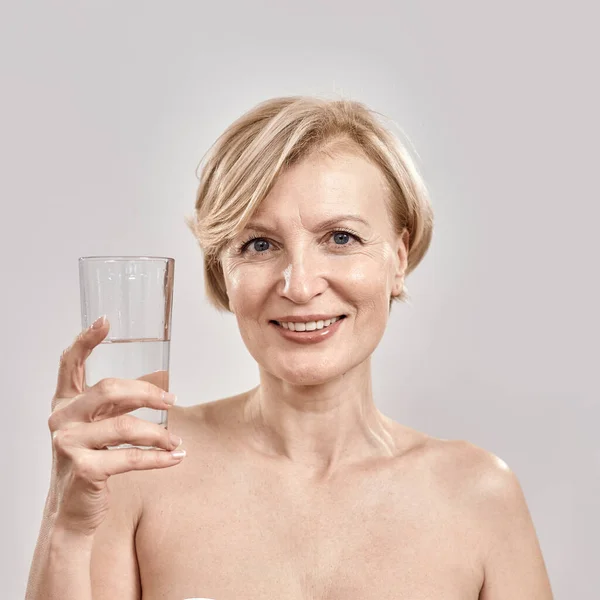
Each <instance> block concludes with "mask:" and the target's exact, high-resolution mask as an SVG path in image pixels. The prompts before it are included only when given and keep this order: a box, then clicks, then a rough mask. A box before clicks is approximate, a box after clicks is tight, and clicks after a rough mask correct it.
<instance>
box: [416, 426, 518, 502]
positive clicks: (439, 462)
mask: <svg viewBox="0 0 600 600" xmlns="http://www.w3.org/2000/svg"><path fill="white" fill-rule="evenodd" d="M423 449H424V453H425V454H426V456H427V462H428V465H429V467H430V469H431V473H432V476H433V477H435V479H436V481H437V482H438V483H439V485H440V486H442V487H443V488H444V490H445V491H446V492H451V493H452V494H457V495H460V496H461V499H462V500H463V501H467V500H468V501H470V506H471V507H472V508H473V509H476V508H477V507H479V508H481V509H484V508H485V507H486V506H487V507H488V509H495V505H496V504H498V503H501V504H502V503H508V505H510V504H513V505H514V506H515V507H516V506H517V505H519V504H520V505H521V507H522V505H523V501H524V498H523V493H522V490H521V486H520V483H519V480H518V478H517V476H516V475H515V473H514V472H513V471H512V469H511V468H510V467H509V466H508V464H507V463H506V462H505V461H504V460H503V459H502V458H500V457H499V456H497V455H496V454H494V453H493V452H490V451H489V450H486V449H485V448H482V447H480V446H477V445H476V444H473V443H471V442H469V441H466V440H446V439H439V438H434V437H430V436H427V438H426V440H425V441H424V443H423ZM508 505H507V506H508Z"/></svg>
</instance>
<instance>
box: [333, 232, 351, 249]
mask: <svg viewBox="0 0 600 600" xmlns="http://www.w3.org/2000/svg"><path fill="white" fill-rule="evenodd" d="M333 239H334V241H335V243H336V244H337V245H338V246H341V245H343V244H346V243H347V242H348V240H349V239H350V234H349V233H346V232H344V231H337V232H336V233H334V234H333Z"/></svg>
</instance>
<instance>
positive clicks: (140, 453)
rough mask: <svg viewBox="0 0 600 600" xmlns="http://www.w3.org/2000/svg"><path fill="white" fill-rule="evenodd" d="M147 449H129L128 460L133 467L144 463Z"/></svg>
mask: <svg viewBox="0 0 600 600" xmlns="http://www.w3.org/2000/svg"><path fill="white" fill-rule="evenodd" d="M145 452H146V451H145V450H142V449H141V448H129V450H127V460H128V461H129V464H130V465H131V466H133V467H136V466H139V465H141V464H142V462H143V460H144V457H145Z"/></svg>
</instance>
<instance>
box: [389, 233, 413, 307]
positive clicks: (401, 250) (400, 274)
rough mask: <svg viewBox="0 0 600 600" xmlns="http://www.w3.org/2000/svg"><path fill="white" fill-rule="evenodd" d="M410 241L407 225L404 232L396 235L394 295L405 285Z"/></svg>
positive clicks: (398, 293) (397, 294)
mask: <svg viewBox="0 0 600 600" xmlns="http://www.w3.org/2000/svg"><path fill="white" fill-rule="evenodd" d="M409 242H410V234H409V232H408V229H406V227H405V228H404V229H403V230H402V233H401V234H399V235H398V236H397V237H396V244H395V248H394V250H395V256H394V258H395V270H394V281H393V284H392V296H399V295H400V293H401V292H402V288H403V287H404V275H405V273H406V268H407V266H408V244H409Z"/></svg>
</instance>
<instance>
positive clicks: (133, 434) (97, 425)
mask: <svg viewBox="0 0 600 600" xmlns="http://www.w3.org/2000/svg"><path fill="white" fill-rule="evenodd" d="M53 443H54V446H55V448H56V449H57V450H58V451H59V453H66V454H69V453H70V452H71V451H72V449H74V448H86V449H88V450H101V449H104V448H106V447H107V446H118V445H119V444H134V445H137V446H155V447H156V448H163V449H165V450H168V451H171V450H175V449H176V448H177V447H179V446H180V445H181V443H182V440H181V438H180V437H179V436H178V435H175V434H173V433H172V432H169V431H167V430H166V429H165V428H164V427H162V426H160V425H156V424H155V423H150V422H148V421H144V420H143V419H139V418H137V417H134V416H133V415H120V416H118V417H113V418H112V419H104V420H102V421H96V422H94V423H84V424H79V425H76V426H74V427H70V428H68V429H60V430H58V431H57V432H56V435H54V436H53Z"/></svg>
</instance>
